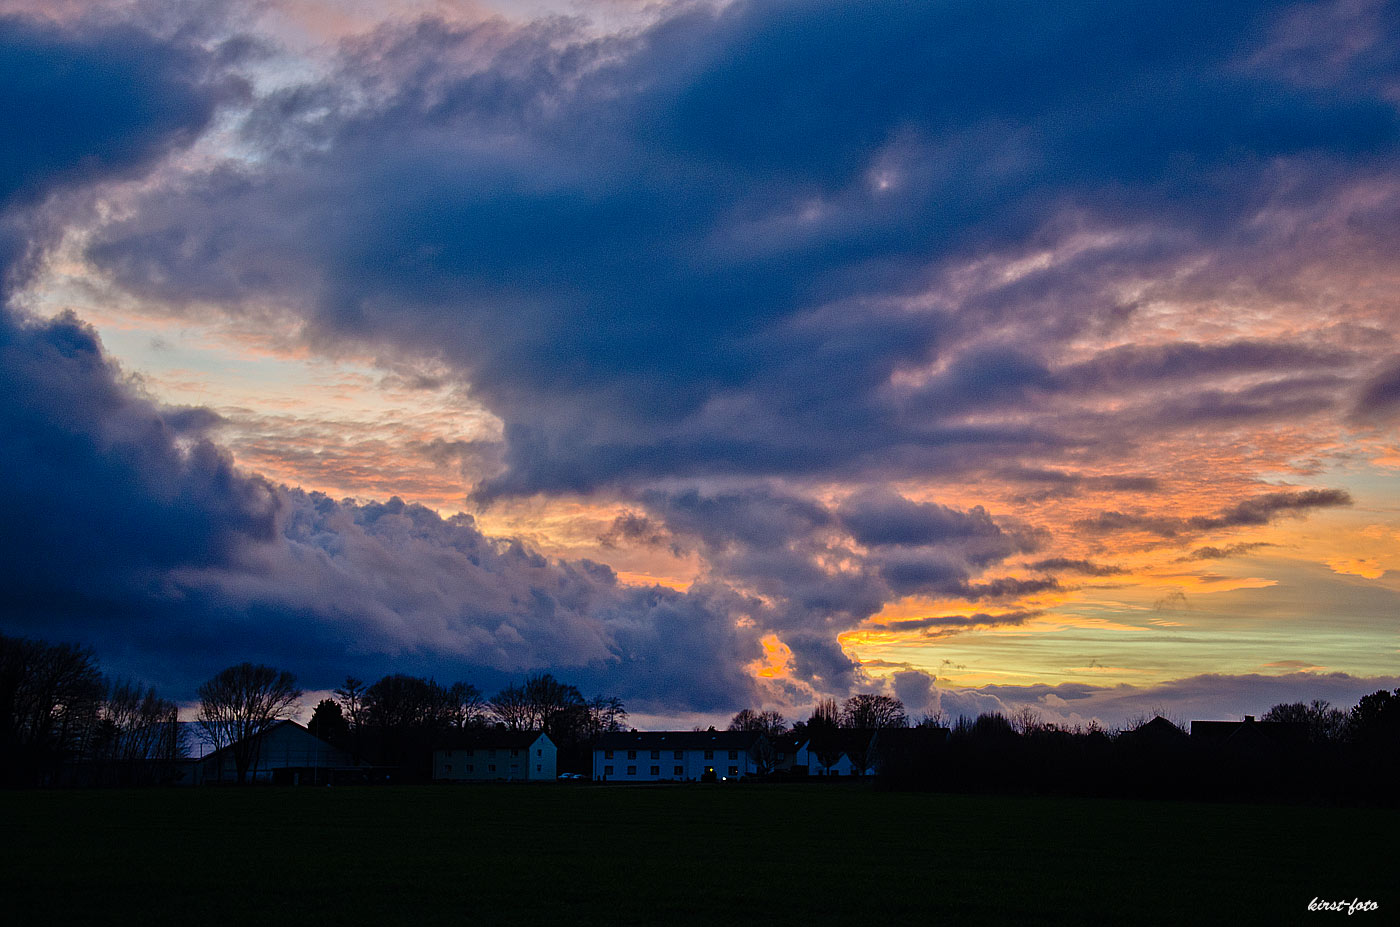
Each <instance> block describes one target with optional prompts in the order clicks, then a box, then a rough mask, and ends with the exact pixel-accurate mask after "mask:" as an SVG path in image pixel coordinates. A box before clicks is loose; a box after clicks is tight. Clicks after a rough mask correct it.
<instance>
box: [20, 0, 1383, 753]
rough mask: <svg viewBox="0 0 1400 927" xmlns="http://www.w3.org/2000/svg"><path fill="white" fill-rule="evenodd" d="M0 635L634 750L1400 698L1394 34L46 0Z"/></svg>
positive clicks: (625, 5)
mask: <svg viewBox="0 0 1400 927" xmlns="http://www.w3.org/2000/svg"><path fill="white" fill-rule="evenodd" d="M0 118H2V119H3V123H4V125H5V126H6V127H7V135H9V137H10V138H11V139H12V141H11V142H7V144H6V145H5V146H4V149H3V150H0V287H2V288H0V381H3V382H0V476H3V478H4V483H5V495H4V501H5V506H6V509H7V511H6V513H5V517H4V518H3V519H0V553H3V557H0V583H3V588H4V589H5V595H4V596H3V597H0V631H3V632H4V633H7V634H18V635H24V636H30V637H38V638H43V639H46V640H53V641H74V642H78V643H81V644H83V645H85V646H90V647H92V648H93V649H94V651H95V652H96V654H97V655H98V657H99V659H100V661H101V663H102V665H103V667H104V668H105V669H106V670H107V671H108V672H110V673H112V674H114V675H122V676H129V677H132V678H136V679H138V680H141V681H143V682H148V683H151V684H154V685H156V686H157V687H158V688H159V689H160V690H161V691H162V693H163V694H166V695H168V696H171V697H175V698H177V699H180V700H185V701H188V700H189V699H190V698H192V696H193V693H194V689H195V687H196V686H197V685H198V684H199V682H201V681H203V680H204V679H207V678H209V676H211V675H212V674H213V673H214V672H217V671H218V670H219V669H221V668H223V667H224V666H227V665H230V664H232V663H237V662H242V661H244V660H251V661H254V662H262V663H268V664H271V665H274V666H277V667H280V668H285V669H289V670H291V671H293V672H295V673H296V674H297V676H298V678H299V680H300V682H301V684H302V685H303V686H304V687H305V688H306V689H307V690H308V692H309V693H313V694H314V693H323V692H326V691H328V690H330V689H332V688H334V687H335V686H336V685H337V684H339V682H340V681H341V680H342V679H343V678H344V677H345V676H346V675H347V674H353V675H356V676H359V677H361V678H366V679H371V680H373V679H376V678H379V677H380V676H382V675H385V674H388V673H392V672H403V673H411V674H415V675H430V676H433V677H434V678H436V679H438V680H439V681H442V682H453V681H458V680H462V681H468V682H472V683H474V684H476V685H477V686H478V687H479V688H481V689H482V690H484V691H486V692H487V693H490V692H493V691H495V690H496V689H497V688H499V687H501V686H503V685H504V684H506V683H510V682H516V681H519V680H520V679H521V678H523V677H524V676H525V675H526V674H529V673H539V672H550V673H553V674H554V675H556V676H557V677H559V678H560V679H563V680H565V681H568V682H572V683H574V684H576V685H578V686H579V688H580V689H581V690H583V691H584V692H585V694H589V695H591V694H595V693H606V694H610V695H618V696H620V697H622V698H623V700H624V702H625V703H626V704H627V706H628V708H629V710H630V711H631V712H632V717H633V723H636V724H638V726H643V727H660V726H685V727H688V726H690V725H691V724H693V723H706V722H707V721H711V722H713V721H723V720H725V719H727V718H728V717H729V716H730V715H732V714H733V713H734V712H735V711H737V710H738V709H740V708H743V707H755V708H767V709H776V710H778V711H780V712H783V713H784V714H785V715H786V716H787V717H788V718H789V719H798V718H803V717H806V715H807V714H808V713H809V712H810V710H811V707H812V705H813V704H814V703H815V702H816V701H817V700H818V699H822V698H829V697H834V698H838V699H840V698H844V697H846V696H848V695H850V694H852V693H854V692H886V693H890V694H893V695H896V696H898V697H899V698H901V699H903V700H904V702H905V704H906V705H907V707H908V708H909V710H910V713H911V715H913V716H914V717H918V716H920V715H922V714H924V713H936V712H939V711H941V712H943V713H944V715H945V716H946V717H956V716H958V715H961V714H976V713H978V712H981V711H997V710H1001V711H1014V710H1017V709H1019V708H1024V707H1031V708H1034V709H1035V710H1036V711H1038V712H1040V713H1041V714H1042V716H1044V717H1045V718H1046V719H1048V720H1054V721H1062V722H1065V723H1071V724H1072V723H1084V722H1087V721H1088V720H1091V719H1095V718H1097V719H1099V720H1100V721H1103V722H1104V723H1106V724H1110V725H1115V724H1121V723H1123V722H1125V721H1127V720H1128V719H1131V718H1136V717H1142V716H1150V715H1152V714H1153V713H1162V714H1165V715H1166V716H1168V717H1171V718H1173V719H1183V720H1189V719H1192V718H1228V717H1238V716H1239V715H1241V714H1244V713H1262V712H1263V711H1265V710H1266V709H1267V708H1268V707H1269V706H1270V705H1273V704H1276V703H1278V702H1284V701H1298V700H1311V699H1314V698H1322V699H1327V700H1329V701H1332V702H1333V703H1335V704H1338V705H1341V706H1343V707H1346V706H1349V705H1351V704H1353V703H1354V702H1355V701H1356V699H1357V698H1359V697H1360V696H1361V695H1363V694H1366V693H1368V692H1371V691H1375V690H1376V689H1379V688H1394V687H1397V686H1400V675H1397V674H1400V634H1398V633H1397V631H1400V623H1398V621H1400V433H1398V432H1397V428H1396V426H1397V423H1400V340H1397V335H1398V334H1400V324H1397V323H1400V9H1397V7H1396V6H1395V4H1392V3H1384V2H1374V0H1343V2H1301V3H1256V2H1247V0H1241V2H1237V3H1230V4H1219V3H1213V2H1211V3H1207V2H1191V0H1185V2H1180V3H1175V4H1160V3H1142V2H1134V0H1114V2H1098V0H1093V2H1091V0H1068V2H1064V3H1057V4H1033V3H1025V2H1009V0H978V2H971V0H928V2H921V3H915V2H892V0H867V2H863V3H859V4H851V3H839V2H817V0H809V2H778V0H732V2H728V3H721V2H641V0H637V2H628V0H595V2H584V0H574V2H566V0H560V2H545V0H540V2H524V0H520V2H506V0H499V2H487V0H395V2H375V3H370V2H364V0H231V2H229V0H225V2H192V3H181V4H172V3H161V2H145V0H113V2H103V3H94V2H58V3H55V2H53V0H45V2H42V3H40V2H37V0H0Z"/></svg>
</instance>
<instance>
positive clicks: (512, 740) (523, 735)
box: [438, 727, 554, 750]
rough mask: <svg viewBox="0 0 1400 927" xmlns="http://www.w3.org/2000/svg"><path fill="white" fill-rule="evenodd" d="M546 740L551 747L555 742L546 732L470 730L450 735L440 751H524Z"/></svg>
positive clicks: (495, 728) (489, 728)
mask: <svg viewBox="0 0 1400 927" xmlns="http://www.w3.org/2000/svg"><path fill="white" fill-rule="evenodd" d="M541 738H544V739H545V740H546V741H548V742H549V745H550V746H554V741H552V740H550V739H549V735H548V734H546V733H545V732H544V731H513V730H511V729H509V728H499V727H483V728H469V729H467V730H465V731H456V732H453V733H452V734H450V735H449V736H448V737H447V738H446V740H445V741H444V743H443V746H442V747H440V748H438V749H440V750H524V749H526V748H528V747H532V746H534V744H535V741H537V740H539V739H541Z"/></svg>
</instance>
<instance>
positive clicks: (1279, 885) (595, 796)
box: [0, 784, 1400, 927]
mask: <svg viewBox="0 0 1400 927" xmlns="http://www.w3.org/2000/svg"><path fill="white" fill-rule="evenodd" d="M0 824H3V828H4V831H3V832H4V834H5V836H6V838H7V839H6V840H5V841H4V847H3V851H0V852H2V853H3V855H2V856H0V899H3V902H4V904H3V906H0V912H3V913H0V917H5V920H6V922H7V923H12V924H26V925H27V924H113V923H138V922H139V923H143V924H165V923H176V922H181V923H191V924H201V925H202V924H210V923H216V924H225V923H227V924H241V925H266V924H295V925H346V924H356V925H358V924H405V925H436V924H453V925H495V924H506V923H513V924H551V923H553V924H565V925H575V924H599V925H602V924H606V925H627V924H658V925H681V924H699V923H707V924H718V923H752V924H761V925H769V924H788V923H801V924H804V925H825V924H839V925H843V927H846V925H850V927H855V925H866V924H869V925H885V924H952V925H960V924H1097V923H1104V924H1210V923H1232V924H1237V923H1260V924H1278V923H1293V922H1298V923H1318V922H1319V919H1321V920H1322V921H1330V920H1335V919H1337V918H1339V917H1341V918H1345V919H1346V920H1347V921H1348V923H1350V924H1353V925H1354V924H1358V923H1361V924H1366V923H1382V922H1393V921H1392V918H1393V917H1394V916H1395V911H1396V908H1395V907H1394V905H1395V904H1396V903H1397V901H1400V897H1397V893H1396V891H1395V890H1394V886H1395V885H1396V884H1400V880H1397V878H1396V875H1395V856H1394V851H1395V840H1396V836H1397V833H1400V831H1398V830H1397V825H1400V812H1396V811H1393V810H1375V809H1357V808H1342V809H1334V808H1316V807H1296V808H1295V807H1279V806H1262V805H1203V804H1186V803H1155V802H1134V801H1112V800H1079V799H1054V798H1008V797H966V796H946V795H926V794H915V795H910V794H899V793H885V792H878V791H874V790H871V789H869V788H867V787H863V786H862V785H860V784H847V785H843V786H834V787H833V786H825V785H821V786H817V785H806V786H804V785H789V786H724V785H710V786H706V785H692V786H674V787H632V788H628V787H615V786H614V787H595V786H589V785H573V786H570V785H557V786H556V785H549V784H546V785H538V786H523V787H522V786H516V787H509V786H458V787H438V788H403V789H349V788H346V789H324V788H323V789H202V790H148V791H131V792H116V791H81V792H10V793H4V794H0ZM1314 896H1321V897H1323V898H1342V897H1345V898H1347V899H1351V898H1353V897H1360V898H1362V899H1367V898H1370V899H1372V900H1375V901H1377V902H1379V903H1380V904H1381V909H1380V910H1379V911H1378V912H1375V913H1372V914H1357V915H1355V916H1353V917H1347V916H1346V915H1344V914H1321V913H1311V914H1310V913H1309V912H1308V911H1307V905H1308V902H1309V901H1311V900H1312V899H1313V897H1314ZM9 914H12V915H13V919H11V918H10V917H8V916H6V915H9Z"/></svg>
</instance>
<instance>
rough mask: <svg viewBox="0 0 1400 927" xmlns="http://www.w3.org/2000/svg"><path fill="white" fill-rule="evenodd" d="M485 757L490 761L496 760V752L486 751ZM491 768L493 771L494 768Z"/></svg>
mask: <svg viewBox="0 0 1400 927" xmlns="http://www.w3.org/2000/svg"><path fill="white" fill-rule="evenodd" d="M486 755H487V756H489V757H491V759H493V760H494V759H495V758H496V751H495V750H487V751H486ZM491 768H492V769H495V768H496V767H494V766H492V767H491Z"/></svg>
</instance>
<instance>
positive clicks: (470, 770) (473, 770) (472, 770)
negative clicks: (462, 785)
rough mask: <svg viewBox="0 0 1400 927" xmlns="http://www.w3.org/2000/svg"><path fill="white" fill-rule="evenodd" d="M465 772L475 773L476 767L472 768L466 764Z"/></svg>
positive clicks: (469, 764)
mask: <svg viewBox="0 0 1400 927" xmlns="http://www.w3.org/2000/svg"><path fill="white" fill-rule="evenodd" d="M467 772H476V767H475V766H473V765H472V764H471V763H468V764H467Z"/></svg>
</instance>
